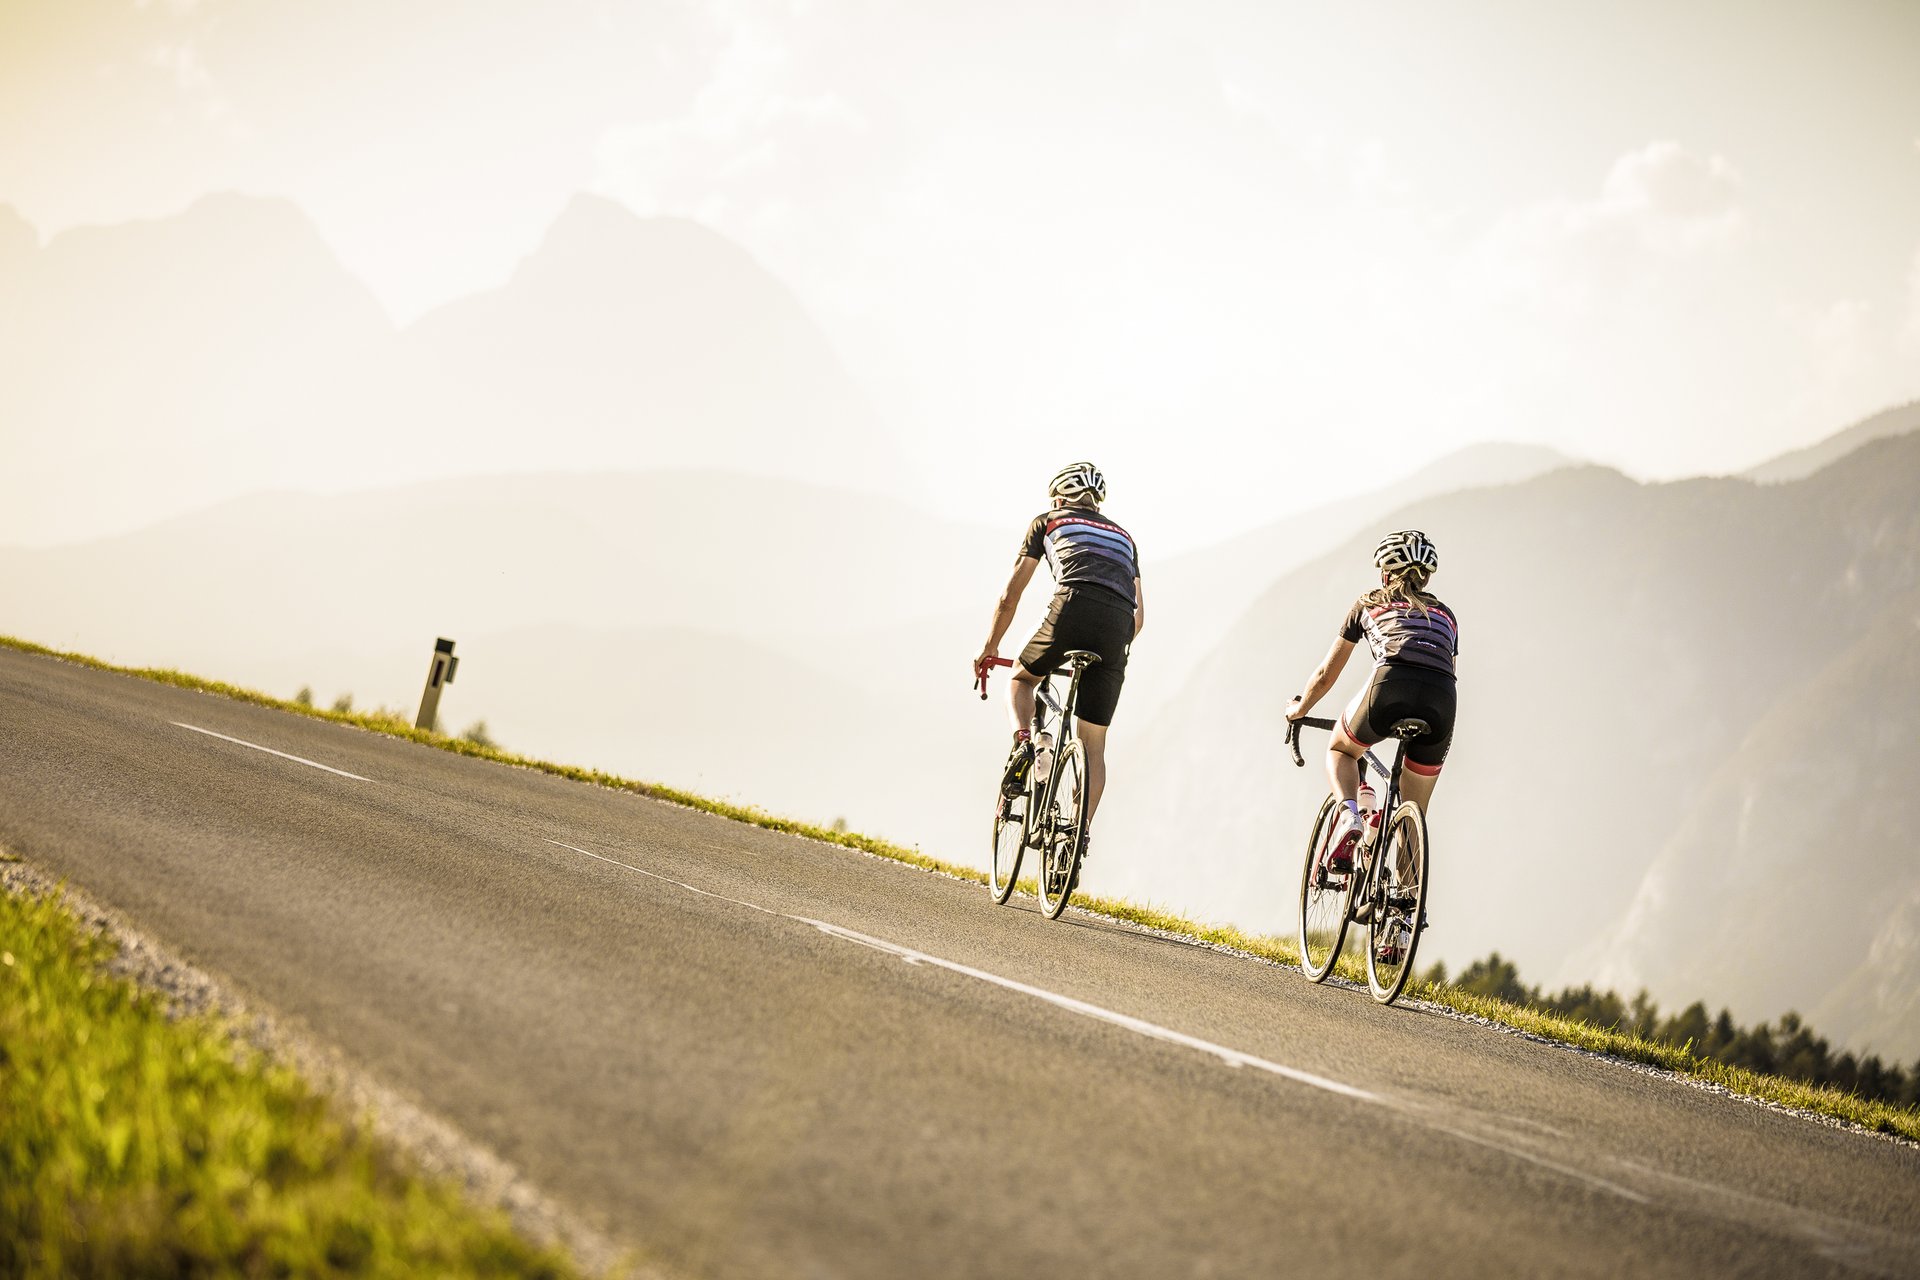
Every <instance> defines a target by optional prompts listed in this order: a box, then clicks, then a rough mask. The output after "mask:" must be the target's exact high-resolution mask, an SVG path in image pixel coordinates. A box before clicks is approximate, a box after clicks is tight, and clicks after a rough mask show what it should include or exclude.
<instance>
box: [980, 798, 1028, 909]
mask: <svg viewBox="0 0 1920 1280" xmlns="http://www.w3.org/2000/svg"><path fill="white" fill-rule="evenodd" d="M1031 804H1032V800H1031V799H1030V798H1029V795H1028V793H1027V792H1024V791H1023V792H1021V793H1020V794H1019V795H1017V796H1013V797H1007V796H995V797H994V801H993V862H992V863H991V864H990V865H989V867H988V870H987V892H988V893H990V894H992V895H993V900H994V902H995V904H997V905H999V906H1005V905H1006V902H1007V899H1008V898H1011V897H1012V896H1013V885H1014V882H1015V881H1016V880H1018V879H1019V878H1020V859H1021V857H1022V856H1024V855H1025V854H1026V851H1027V810H1028V808H1029V807H1030V806H1031Z"/></svg>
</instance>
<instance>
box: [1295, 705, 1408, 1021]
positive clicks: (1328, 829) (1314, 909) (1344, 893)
mask: <svg viewBox="0 0 1920 1280" xmlns="http://www.w3.org/2000/svg"><path fill="white" fill-rule="evenodd" d="M1302 725H1305V726H1306V727H1307V728H1309V729H1332V728H1333V726H1334V722H1333V721H1332V720H1317V719H1314V718H1312V717H1306V716H1303V717H1301V718H1300V719H1298V720H1295V721H1292V722H1291V723H1289V724H1288V726H1287V746H1288V747H1289V748H1291V749H1292V751H1293V762H1294V764H1296V765H1299V766H1300V767H1302V768H1305V767H1306V763H1307V761H1306V758H1305V757H1304V756H1302V755H1301V754H1300V728H1301V726H1302ZM1391 732H1392V734H1393V736H1394V738H1396V739H1397V740H1398V745H1397V746H1396V748H1395V750H1394V754H1393V765H1392V767H1391V768H1389V767H1387V766H1385V765H1382V764H1381V763H1380V761H1379V759H1378V758H1377V757H1376V756H1375V755H1374V754H1373V752H1372V751H1371V750H1369V751H1367V752H1365V753H1363V754H1362V755H1361V757H1360V778H1361V781H1362V782H1365V781H1366V777H1367V774H1368V773H1369V772H1372V773H1373V774H1374V775H1375V776H1377V777H1378V778H1380V779H1381V781H1382V783H1383V784H1384V786H1385V790H1384V792H1383V794H1382V795H1381V797H1380V805H1379V807H1378V808H1375V809H1372V810H1365V811H1363V816H1364V817H1365V819H1366V821H1365V823H1364V824H1363V825H1362V827H1361V835H1360V841H1359V845H1358V847H1356V848H1355V849H1354V851H1353V859H1352V863H1351V865H1350V866H1349V867H1348V868H1347V869H1345V870H1340V869H1338V868H1336V867H1334V866H1332V865H1330V861H1329V855H1331V854H1332V853H1333V833H1334V832H1335V831H1336V830H1337V829H1338V828H1339V825H1340V824H1339V822H1338V821H1337V819H1338V818H1339V815H1340V809H1341V807H1342V805H1341V802H1340V798H1339V797H1338V796H1337V795H1334V794H1332V793H1331V792H1329V793H1328V795H1327V798H1326V799H1325V800H1324V801H1322V802H1321V804H1320V815H1319V817H1317V818H1315V819H1314V821H1313V833H1312V834H1311V835H1309V836H1308V837H1307V861H1306V865H1305V866H1304V867H1303V868H1302V870H1301V873H1300V970H1301V972H1303V973H1305V974H1306V975H1307V977H1309V978H1311V979H1313V981H1315V982H1324V981H1326V978H1327V975H1328V974H1330V973H1332V972H1333V968H1334V965H1335V964H1336V963H1338V962H1339V959H1340V948H1341V947H1342V946H1343V945H1344V944H1345V943H1346V939H1347V926H1348V925H1350V924H1358V925H1365V926H1366V930H1367V987H1368V989H1369V990H1371V991H1372V992H1373V998H1374V999H1375V1000H1377V1001H1379V1002H1380V1003H1381V1004H1392V1003H1393V1002H1394V1001H1395V1000H1397V999H1399V997H1400V992H1401V991H1402V990H1404V989H1405V987H1406V985H1407V976H1408V975H1409V974H1411V973H1412V972H1413V954H1414V951H1415V949H1416V948H1417V947H1418V946H1419V944H1420V935H1421V933H1422V932H1423V931H1424V930H1425V929H1426V927H1427V819H1426V816H1425V815H1424V814H1422V813H1421V812H1420V806H1419V805H1417V804H1414V803H1413V802H1412V801H1410V800H1406V801H1403V800H1402V799H1401V798H1400V770H1401V768H1402V766H1403V765H1404V764H1405V763H1406V756H1407V744H1408V743H1409V742H1411V741H1413V739H1415V738H1418V737H1420V736H1422V735H1423V734H1426V733H1429V732H1431V727H1430V726H1429V725H1428V724H1427V722H1426V721H1424V720H1418V719H1413V718H1408V719H1405V720H1401V721H1399V722H1397V723H1396V724H1395V725H1394V726H1393V728H1392V730H1391Z"/></svg>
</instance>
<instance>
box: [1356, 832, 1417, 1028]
mask: <svg viewBox="0 0 1920 1280" xmlns="http://www.w3.org/2000/svg"><path fill="white" fill-rule="evenodd" d="M1381 843H1382V844H1383V845H1384V846H1385V847H1384V848H1383V849H1382V850H1381V852H1380V865H1379V868H1378V871H1377V872H1376V874H1375V875H1374V879H1373V890H1372V897H1373V914H1372V916H1371V918H1370V919H1369V920H1368V923H1367V986H1368V987H1369V988H1370V989H1371V990H1372V991H1373V998H1374V999H1375V1000H1378V1001H1379V1002H1380V1003H1381V1004H1392V1003H1393V1002H1394V1001H1395V1000H1397V999H1399V997H1400V992H1401V991H1402V990H1403V989H1405V987H1406V985H1407V977H1408V975H1409V974H1411V973H1412V972H1413V953H1414V949H1415V948H1416V947H1418V946H1419V945H1420V931H1421V930H1422V929H1424V928H1426V924H1427V819H1426V817H1425V815H1423V814H1422V813H1421V812H1420V806H1419V805H1417V804H1415V803H1413V802H1412V801H1411V800H1408V801H1405V802H1403V803H1402V804H1401V805H1400V807H1399V808H1398V809H1395V810H1394V811H1393V821H1392V822H1391V823H1390V824H1389V825H1388V827H1387V832H1386V839H1385V840H1383V841H1382V842H1381Z"/></svg>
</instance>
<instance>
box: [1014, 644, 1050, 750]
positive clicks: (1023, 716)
mask: <svg viewBox="0 0 1920 1280" xmlns="http://www.w3.org/2000/svg"><path fill="white" fill-rule="evenodd" d="M1045 678H1046V677H1045V676H1037V675H1035V674H1033V672H1031V671H1029V670H1027V669H1026V667H1024V666H1022V665H1021V664H1020V663H1018V662H1016V663H1014V664H1013V679H1012V680H1010V681H1008V682H1007V714H1008V715H1010V716H1011V717H1012V718H1013V732H1014V735H1015V736H1016V737H1018V736H1019V734H1020V732H1021V730H1023V729H1025V728H1027V727H1028V726H1029V725H1031V724H1032V723H1033V713H1034V709H1035V707H1036V706H1037V705H1038V703H1039V697H1038V694H1037V690H1038V689H1039V688H1040V682H1041V681H1042V680H1044V679H1045Z"/></svg>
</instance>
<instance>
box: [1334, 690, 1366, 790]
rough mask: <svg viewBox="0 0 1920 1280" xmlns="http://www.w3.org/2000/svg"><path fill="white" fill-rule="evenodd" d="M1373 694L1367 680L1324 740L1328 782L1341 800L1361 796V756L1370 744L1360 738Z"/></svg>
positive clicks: (1364, 727)
mask: <svg viewBox="0 0 1920 1280" xmlns="http://www.w3.org/2000/svg"><path fill="white" fill-rule="evenodd" d="M1372 694H1373V682H1372V681H1371V680H1369V681H1368V682H1367V683H1366V685H1365V686H1363V687H1362V688H1361V690H1360V692H1359V693H1356V694H1354V695H1353V701H1352V702H1349V703H1348V704H1347V709H1346V710H1345V711H1343V712H1341V713H1340V718H1339V720H1337V721H1335V722H1334V726H1333V736H1332V738H1331V739H1330V740H1329V741H1328V743H1327V781H1328V782H1330V783H1332V784H1333V794H1334V795H1336V796H1339V797H1340V799H1341V800H1343V801H1349V802H1358V800H1359V798H1360V757H1361V756H1363V755H1365V754H1366V752H1367V748H1368V747H1370V746H1372V745H1373V742H1369V741H1365V740H1363V738H1362V737H1361V735H1363V734H1366V733H1367V715H1368V711H1369V709H1370V706H1371V701H1372ZM1375 741H1377V739H1375Z"/></svg>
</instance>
